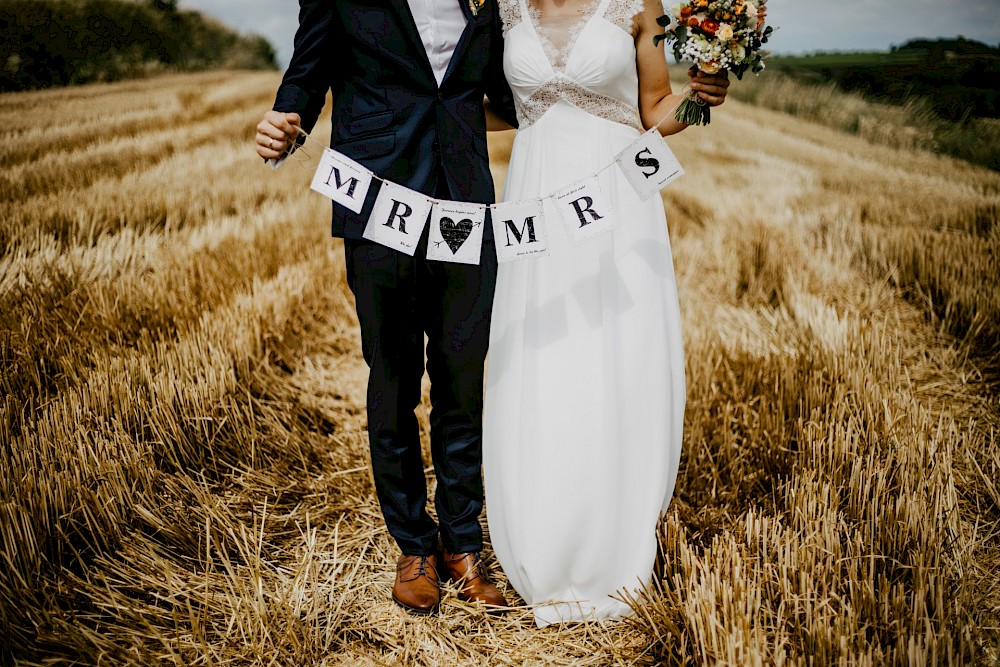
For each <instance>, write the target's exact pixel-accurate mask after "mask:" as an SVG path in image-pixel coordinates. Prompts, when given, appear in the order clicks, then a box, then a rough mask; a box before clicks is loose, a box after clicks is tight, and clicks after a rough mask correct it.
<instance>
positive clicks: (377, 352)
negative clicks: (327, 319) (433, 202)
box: [344, 179, 497, 555]
mask: <svg viewBox="0 0 1000 667" xmlns="http://www.w3.org/2000/svg"><path fill="white" fill-rule="evenodd" d="M438 189H439V190H443V191H441V192H439V193H438V194H437V197H438V198H440V199H448V198H449V196H448V193H447V186H445V185H443V179H442V186H441V187H439V188H438ZM427 233H428V231H427V228H426V227H425V229H424V234H423V237H422V239H421V243H420V245H419V246H418V247H417V250H416V252H415V254H414V256H413V257H409V256H407V255H405V254H403V253H401V252H398V251H396V250H392V249H390V248H386V247H385V246H382V245H379V244H377V243H374V242H371V241H367V240H354V239H345V240H344V251H345V256H346V264H347V281H348V285H349V286H350V288H351V291H352V292H353V293H354V297H355V302H356V307H357V313H358V320H359V322H360V325H361V342H362V350H363V353H364V358H365V361H366V362H367V364H368V367H369V371H370V372H369V377H368V405H367V410H368V438H369V445H370V447H371V459H372V472H373V476H374V479H375V491H376V494H377V496H378V500H379V504H380V505H381V509H382V515H383V517H384V518H385V523H386V526H387V527H388V529H389V533H390V534H391V535H392V537H393V538H394V539H395V540H396V543H397V544H398V545H399V548H400V549H401V550H402V551H403V553H404V554H408V555H428V554H432V553H434V552H435V551H436V549H437V541H438V531H439V528H438V526H437V525H436V524H435V522H434V520H433V519H432V518H431V517H430V515H429V514H428V513H427V509H426V505H427V486H426V483H425V479H424V466H423V463H422V460H421V454H420V434H419V428H418V424H417V418H416V415H415V412H414V410H415V409H416V407H417V405H418V404H419V403H420V383H421V379H422V377H423V373H424V334H426V335H427V348H426V359H427V374H428V376H429V377H430V382H431V391H430V398H431V412H430V426H431V457H432V460H433V463H434V474H435V477H436V479H437V491H436V493H435V498H434V501H435V502H434V505H435V509H436V512H437V517H438V522H439V524H440V537H441V541H442V542H443V544H444V546H445V547H446V548H447V549H448V550H449V551H451V552H453V553H462V552H466V551H478V550H479V549H481V548H482V544H483V538H482V530H481V528H480V525H479V515H480V513H481V512H482V508H483V482H482V409H483V371H484V364H485V360H486V350H487V346H488V344H489V337H490V316H491V312H492V307H493V290H494V287H495V286H496V275H497V264H496V253H495V250H494V248H493V243H492V242H491V241H488V242H484V244H483V252H482V261H481V264H480V265H478V266H474V265H467V264H454V263H449V262H438V261H433V260H427V259H426V258H425V255H426V251H427Z"/></svg>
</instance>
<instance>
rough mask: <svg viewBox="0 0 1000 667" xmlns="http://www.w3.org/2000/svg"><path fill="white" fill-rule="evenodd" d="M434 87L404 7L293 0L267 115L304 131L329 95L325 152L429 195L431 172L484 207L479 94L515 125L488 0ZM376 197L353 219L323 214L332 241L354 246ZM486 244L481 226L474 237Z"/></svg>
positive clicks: (455, 195) (339, 211)
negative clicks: (290, 38) (287, 43)
mask: <svg viewBox="0 0 1000 667" xmlns="http://www.w3.org/2000/svg"><path fill="white" fill-rule="evenodd" d="M453 1H454V2H458V3H459V4H461V6H462V8H463V11H464V12H465V17H466V28H465V32H464V33H463V34H462V37H461V40H460V41H459V43H458V46H457V47H456V49H455V54H454V56H453V57H452V60H451V63H450V65H449V68H448V71H447V74H446V75H445V77H444V81H443V82H442V83H441V85H440V87H439V86H438V84H437V80H436V79H435V78H434V72H433V70H432V68H431V64H430V62H429V61H428V59H427V54H426V52H425V51H424V46H423V42H422V41H421V38H420V33H419V31H418V30H417V26H416V23H414V20H413V15H412V14H411V12H410V8H409V4H408V3H407V0H357V1H355V0H300V1H299V28H298V31H297V32H296V33H295V50H294V53H293V55H292V59H291V62H290V63H289V65H288V69H287V70H286V72H285V75H284V78H283V80H282V82H281V86H280V87H279V88H278V94H277V98H276V100H275V103H274V109H275V110H277V111H284V112H296V113H298V114H299V115H300V116H301V117H302V126H303V128H304V129H305V130H306V131H307V132H309V131H311V130H312V129H313V127H314V126H315V124H316V120H317V118H318V117H319V114H320V111H321V110H322V108H323V104H324V102H325V100H326V94H327V91H332V95H333V115H332V123H333V131H332V135H331V142H330V145H331V146H332V147H333V148H335V149H336V150H338V151H340V152H341V153H343V154H344V155H347V156H348V157H350V158H351V159H353V160H356V161H357V162H359V163H361V164H363V165H364V166H366V167H367V168H368V169H370V170H371V171H372V172H374V173H375V174H378V175H379V176H381V177H383V178H386V179H389V180H391V181H394V182H396V183H399V184H400V185H405V186H407V187H409V188H412V189H414V190H418V191H420V192H423V193H425V194H427V195H434V193H435V192H436V188H437V186H438V181H439V178H440V175H441V174H443V175H444V177H445V179H446V180H447V185H448V190H449V191H450V193H451V198H452V199H454V200H458V201H469V202H477V203H483V204H489V203H493V201H494V189H493V177H492V175H491V174H490V169H489V155H488V153H487V148H486V117H485V112H484V111H483V95H484V93H485V94H486V95H487V96H488V97H489V98H490V102H491V104H492V105H493V106H494V107H495V108H496V110H497V112H498V113H499V114H500V115H501V116H502V117H504V119H505V120H507V122H509V123H510V124H511V125H516V123H517V121H516V119H515V116H514V103H513V96H512V95H511V91H510V87H509V86H508V85H507V81H506V79H505V78H504V75H503V64H502V59H503V34H502V32H501V26H500V17H499V12H498V11H497V7H496V2H497V0H485V2H484V3H483V5H482V7H481V8H480V9H479V11H478V12H477V14H475V15H473V13H472V11H471V10H470V8H469V5H468V0H453ZM377 191H378V184H377V182H375V183H373V187H372V189H371V191H370V192H369V193H368V199H367V201H366V203H365V207H364V208H363V209H362V211H361V214H360V215H358V214H355V213H353V212H352V211H350V210H348V209H346V208H344V207H342V206H339V205H336V204H335V205H334V207H333V235H334V236H343V237H346V238H353V239H360V238H362V232H363V231H364V228H365V224H366V223H367V221H368V216H369V214H370V213H371V209H372V206H373V205H374V201H375V197H376V194H377ZM484 231H485V232H486V238H491V237H492V230H491V227H490V225H487V226H486V229H485V230H484Z"/></svg>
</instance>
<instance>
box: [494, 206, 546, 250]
mask: <svg viewBox="0 0 1000 667" xmlns="http://www.w3.org/2000/svg"><path fill="white" fill-rule="evenodd" d="M492 216H493V242H494V244H495V245H496V248H497V261H498V262H500V263H503V262H511V261H513V260H515V259H521V258H523V257H534V256H538V255H547V254H549V242H548V236H547V235H546V233H545V209H544V207H543V206H542V202H540V201H538V200H537V199H536V200H529V201H513V202H504V203H502V204H497V205H496V206H494V207H493V212H492Z"/></svg>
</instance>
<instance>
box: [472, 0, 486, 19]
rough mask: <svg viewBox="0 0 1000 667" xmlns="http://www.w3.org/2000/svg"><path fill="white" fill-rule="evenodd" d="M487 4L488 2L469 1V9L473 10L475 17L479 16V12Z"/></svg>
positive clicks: (483, 0) (484, 0)
mask: <svg viewBox="0 0 1000 667" xmlns="http://www.w3.org/2000/svg"><path fill="white" fill-rule="evenodd" d="M485 4H486V0H469V9H470V10H472V15H473V16H478V15H479V10H480V9H482V8H483V5H485Z"/></svg>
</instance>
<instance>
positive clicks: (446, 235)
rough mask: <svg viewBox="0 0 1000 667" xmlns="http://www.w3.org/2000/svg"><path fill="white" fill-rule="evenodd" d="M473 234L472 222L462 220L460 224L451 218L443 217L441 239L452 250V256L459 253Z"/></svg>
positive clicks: (466, 219)
mask: <svg viewBox="0 0 1000 667" xmlns="http://www.w3.org/2000/svg"><path fill="white" fill-rule="evenodd" d="M471 233H472V220H469V219H468V218H462V219H461V220H459V221H458V222H455V221H454V220H452V219H451V218H449V217H446V216H442V217H441V238H443V239H444V242H445V243H447V244H448V247H449V248H451V254H453V255H454V254H455V253H456V252H458V249H459V248H461V247H462V244H463V243H465V239H467V238H469V234H471Z"/></svg>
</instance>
